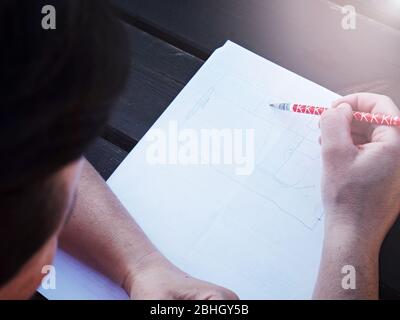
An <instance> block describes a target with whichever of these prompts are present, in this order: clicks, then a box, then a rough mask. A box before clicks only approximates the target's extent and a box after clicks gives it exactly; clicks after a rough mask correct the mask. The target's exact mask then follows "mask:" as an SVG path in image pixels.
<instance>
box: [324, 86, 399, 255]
mask: <svg viewBox="0 0 400 320" xmlns="http://www.w3.org/2000/svg"><path fill="white" fill-rule="evenodd" d="M354 112H365V113H371V114H387V115H392V116H394V117H398V116H400V111H399V109H398V108H397V106H396V105H395V104H394V103H393V101H392V100H391V99H390V98H388V97H385V96H381V95H375V94H367V93H362V94H355V95H350V96H347V97H344V98H342V99H339V100H338V101H336V102H334V103H333V105H332V108H331V109H328V110H326V111H325V112H323V114H322V116H321V119H320V128H321V151H322V162H323V180H322V195H323V202H324V208H325V213H326V218H327V219H326V222H327V224H328V225H327V226H328V228H327V230H333V229H334V230H340V233H343V234H341V235H340V236H341V237H342V239H343V240H346V241H347V240H349V241H350V239H353V240H355V239H356V240H357V241H356V242H357V245H358V246H360V248H361V247H362V246H364V247H365V249H366V250H370V251H374V250H375V251H374V252H378V251H379V250H378V249H379V247H380V245H381V243H382V241H383V239H384V238H385V236H386V234H387V232H388V230H389V229H390V227H391V226H392V225H393V223H394V221H395V220H396V218H397V217H398V215H399V212H400V130H399V128H398V127H395V126H384V125H383V126H382V125H371V124H370V123H367V122H359V121H353V119H354V118H353V117H354V116H353V114H354ZM346 230H347V231H349V234H347V233H348V232H347V231H346ZM338 236H339V235H335V237H338ZM332 237H334V236H333V235H332ZM353 240H352V241H353ZM335 241H337V239H336V240H335ZM360 250H361V249H360Z"/></svg>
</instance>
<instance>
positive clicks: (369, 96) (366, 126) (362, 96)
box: [332, 93, 400, 142]
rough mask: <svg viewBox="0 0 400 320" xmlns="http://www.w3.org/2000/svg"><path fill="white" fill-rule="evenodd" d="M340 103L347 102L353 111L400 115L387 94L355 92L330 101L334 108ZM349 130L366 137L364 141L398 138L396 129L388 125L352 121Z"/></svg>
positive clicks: (399, 111) (387, 140)
mask: <svg viewBox="0 0 400 320" xmlns="http://www.w3.org/2000/svg"><path fill="white" fill-rule="evenodd" d="M342 103H347V104H349V105H350V106H351V107H352V109H353V111H360V112H368V113H380V114H386V115H392V116H400V110H399V108H398V107H397V106H396V105H395V104H394V102H393V101H392V100H391V99H390V98H389V97H387V96H383V95H379V94H373V93H356V94H351V95H348V96H346V97H343V98H340V99H338V100H337V101H335V102H333V103H332V107H333V108H336V107H337V106H338V105H340V104H342ZM351 131H352V132H353V133H355V134H358V135H360V136H365V137H366V138H367V141H366V142H383V141H385V142H390V141H394V140H398V139H397V136H398V131H399V130H398V129H397V128H394V127H389V126H378V125H372V124H370V123H365V122H359V121H353V123H352V128H351Z"/></svg>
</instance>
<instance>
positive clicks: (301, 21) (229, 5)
mask: <svg viewBox="0 0 400 320" xmlns="http://www.w3.org/2000/svg"><path fill="white" fill-rule="evenodd" d="M114 4H115V5H116V6H117V8H119V10H120V11H121V12H123V13H124V16H125V17H128V19H129V17H130V19H131V22H132V23H136V24H140V25H141V26H142V27H145V26H148V29H149V30H150V31H152V32H155V31H154V30H159V33H160V34H161V35H162V34H167V35H168V40H169V41H172V42H173V43H174V44H175V45H178V46H180V47H182V48H184V49H187V50H190V48H193V50H192V52H193V53H196V54H197V55H199V56H201V57H204V56H207V55H209V54H211V52H212V51H213V50H215V49H216V48H218V47H220V46H221V45H223V43H224V42H225V41H226V40H228V39H230V40H232V41H234V42H236V43H238V44H240V45H243V46H244V47H246V48H247V49H249V50H251V51H253V52H256V53H258V54H260V55H262V56H264V57H265V58H267V59H269V60H271V61H273V62H276V63H278V64H279V65H281V66H283V67H285V68H287V69H289V70H292V71H294V72H296V73H298V74H300V75H302V76H304V77H306V78H308V79H310V80H312V81H314V82H317V83H319V84H321V85H323V86H325V87H327V88H329V89H331V90H333V91H335V92H338V93H340V94H347V93H350V92H354V91H374V92H377V93H381V94H386V95H389V96H391V97H392V98H393V99H394V100H395V101H396V102H397V103H398V104H400V90H398V83H399V82H400V59H399V56H400V32H399V30H396V29H394V28H390V27H388V26H385V25H383V24H381V23H379V22H376V21H374V20H372V19H369V18H366V17H364V16H362V15H358V16H357V27H356V29H355V30H344V29H343V28H342V24H341V22H342V19H343V14H342V12H341V7H340V6H338V5H336V4H334V3H332V2H331V1H327V0H296V1H292V0H246V1H242V0H212V1H206V3H205V1H196V0H185V1H182V0H169V1H163V0H136V1H130V0H114Z"/></svg>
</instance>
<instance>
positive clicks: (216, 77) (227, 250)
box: [41, 42, 338, 299]
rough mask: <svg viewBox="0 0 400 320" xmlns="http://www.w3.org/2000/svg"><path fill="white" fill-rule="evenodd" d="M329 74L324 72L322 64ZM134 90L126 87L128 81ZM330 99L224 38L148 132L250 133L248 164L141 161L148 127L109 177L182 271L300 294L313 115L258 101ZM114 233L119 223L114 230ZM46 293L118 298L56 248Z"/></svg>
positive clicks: (305, 268)
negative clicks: (237, 167) (244, 168)
mask: <svg viewBox="0 0 400 320" xmlns="http://www.w3.org/2000/svg"><path fill="white" fill-rule="evenodd" d="M327 72H328V71H327ZM133 90H134V88H133ZM337 97H338V96H337V95H336V94H334V93H332V92H330V91H328V90H326V89H324V88H322V87H321V86H319V85H317V84H315V83H312V82H310V81H308V80H306V79H304V78H302V77H300V76H298V75H296V74H294V73H291V72H289V71H287V70H285V69H283V68H281V67H279V66H277V65H275V64H273V63H271V62H269V61H267V60H265V59H263V58H261V57H259V56H257V55H255V54H253V53H251V52H249V51H247V50H245V49H243V48H241V47H239V46H237V45H235V44H234V43H232V42H227V43H226V44H225V46H224V47H222V48H220V49H218V50H217V51H216V52H215V53H214V54H213V55H212V56H211V57H210V59H209V60H208V61H207V62H206V63H205V64H204V66H203V67H202V68H201V69H200V71H199V72H198V73H197V74H196V75H195V77H194V78H193V79H192V80H191V81H190V83H189V84H188V85H187V86H186V87H185V89H184V90H183V91H182V92H181V93H180V94H179V96H178V97H177V98H176V99H175V100H174V102H173V103H172V104H171V105H170V106H169V108H168V109H167V110H166V111H165V113H164V114H163V115H162V116H161V117H160V119H159V120H158V121H157V122H156V123H155V125H154V126H153V128H162V129H165V130H167V128H168V126H169V123H170V121H177V122H178V124H179V128H192V129H200V128H216V129H222V128H242V129H254V130H255V138H256V140H255V141H256V144H255V146H256V147H255V160H256V162H255V163H256V166H255V171H254V173H253V174H252V175H250V176H239V175H236V174H235V171H234V170H232V166H206V165H197V166H196V165H188V166H182V165H180V166H178V165H150V164H149V163H148V162H147V161H146V148H147V147H148V146H149V144H150V141H149V139H148V138H149V137H148V135H146V136H145V137H144V138H143V139H142V140H141V141H140V143H139V144H138V145H137V146H136V147H135V149H134V150H133V151H132V152H131V153H130V154H129V155H128V157H127V158H126V159H125V160H124V162H123V163H122V164H121V165H120V167H119V168H118V169H117V170H116V172H115V173H114V174H113V175H112V177H111V178H110V179H109V181H108V182H109V185H110V186H111V188H112V189H113V190H114V192H115V193H116V194H117V195H118V197H119V198H120V199H121V201H122V202H123V204H124V205H125V206H126V207H127V208H128V210H129V211H130V212H131V213H132V215H133V216H134V218H135V219H136V221H137V222H138V223H139V224H140V226H141V227H142V228H143V229H144V230H145V232H146V233H147V235H148V236H149V237H150V239H151V240H152V241H153V242H154V243H155V244H156V245H157V246H158V248H159V249H160V250H161V251H162V252H163V253H164V254H165V255H166V256H167V257H168V258H169V259H170V260H172V261H173V262H174V263H176V264H177V265H178V266H179V267H181V268H182V269H184V270H185V271H186V272H188V273H190V274H192V275H193V276H196V277H199V278H201V279H204V280H207V281H211V282H214V283H217V284H220V285H222V286H226V287H228V288H230V289H232V290H234V291H235V292H236V293H237V294H238V295H239V296H240V297H241V298H242V299H270V298H271V299H292V298H293V299H306V298H309V297H310V296H311V293H312V288H313V285H314V282H315V279H316V276H317V270H318V264H319V260H320V252H321V246H322V238H323V214H322V207H321V200H320V182H319V181H320V173H321V172H320V171H321V168H320V167H321V164H320V151H319V146H318V142H317V138H318V134H319V131H318V127H317V121H318V119H317V118H314V117H313V116H307V115H299V114H292V113H289V112H282V111H279V110H274V109H272V108H269V107H267V104H268V102H269V101H271V99H284V100H285V101H292V102H300V103H306V104H307V103H309V104H314V105H315V104H317V105H330V103H331V101H332V100H334V99H336V98H337ZM115 232H118V230H115ZM55 265H56V269H57V289H56V290H46V291H45V290H41V293H42V294H44V295H45V296H46V297H48V298H50V299H68V298H73V299H115V298H127V297H126V294H125V293H123V292H122V290H121V289H119V288H117V287H115V286H114V285H113V284H111V283H110V282H109V281H108V280H106V279H105V278H104V277H103V276H101V275H99V274H98V273H96V272H94V271H92V270H90V268H87V267H85V266H83V265H81V264H79V263H78V262H76V261H75V260H73V259H71V257H69V256H68V255H66V254H65V253H62V252H59V254H58V256H57V260H56V264H55Z"/></svg>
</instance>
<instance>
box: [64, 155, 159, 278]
mask: <svg viewBox="0 0 400 320" xmlns="http://www.w3.org/2000/svg"><path fill="white" fill-rule="evenodd" d="M84 161H85V163H84V166H83V170H82V176H81V179H80V182H79V186H78V190H77V198H76V202H75V205H74V208H73V212H72V216H71V218H70V220H69V221H68V223H67V224H66V226H65V228H64V230H63V233H62V236H61V246H62V248H63V249H64V250H66V251H68V252H69V253H71V254H72V255H74V256H76V257H77V258H79V259H80V260H83V261H85V262H87V263H88V264H90V265H92V266H93V267H95V268H96V269H98V270H99V271H101V272H102V273H104V274H105V275H107V276H108V277H110V278H111V279H113V280H114V281H116V282H117V283H118V284H120V285H122V286H124V282H125V280H126V278H127V277H131V276H132V272H135V268H138V266H139V265H140V262H141V260H143V258H144V257H146V256H148V255H150V254H153V253H154V252H157V250H156V248H155V247H154V246H153V245H152V244H151V243H150V241H149V240H148V238H147V237H146V236H145V234H144V233H143V231H142V230H141V229H140V227H139V226H138V225H137V224H136V223H135V221H134V220H133V219H132V217H131V216H130V215H129V213H128V212H127V211H126V209H125V208H124V207H123V205H122V204H121V203H120V201H119V200H118V199H117V198H116V196H115V195H114V194H113V193H112V191H111V190H110V189H109V188H108V186H107V185H106V183H105V182H104V180H103V179H102V178H101V177H100V176H99V175H98V173H97V172H96V171H95V169H94V168H93V167H92V166H91V165H90V164H89V163H88V162H87V161H86V160H84Z"/></svg>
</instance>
